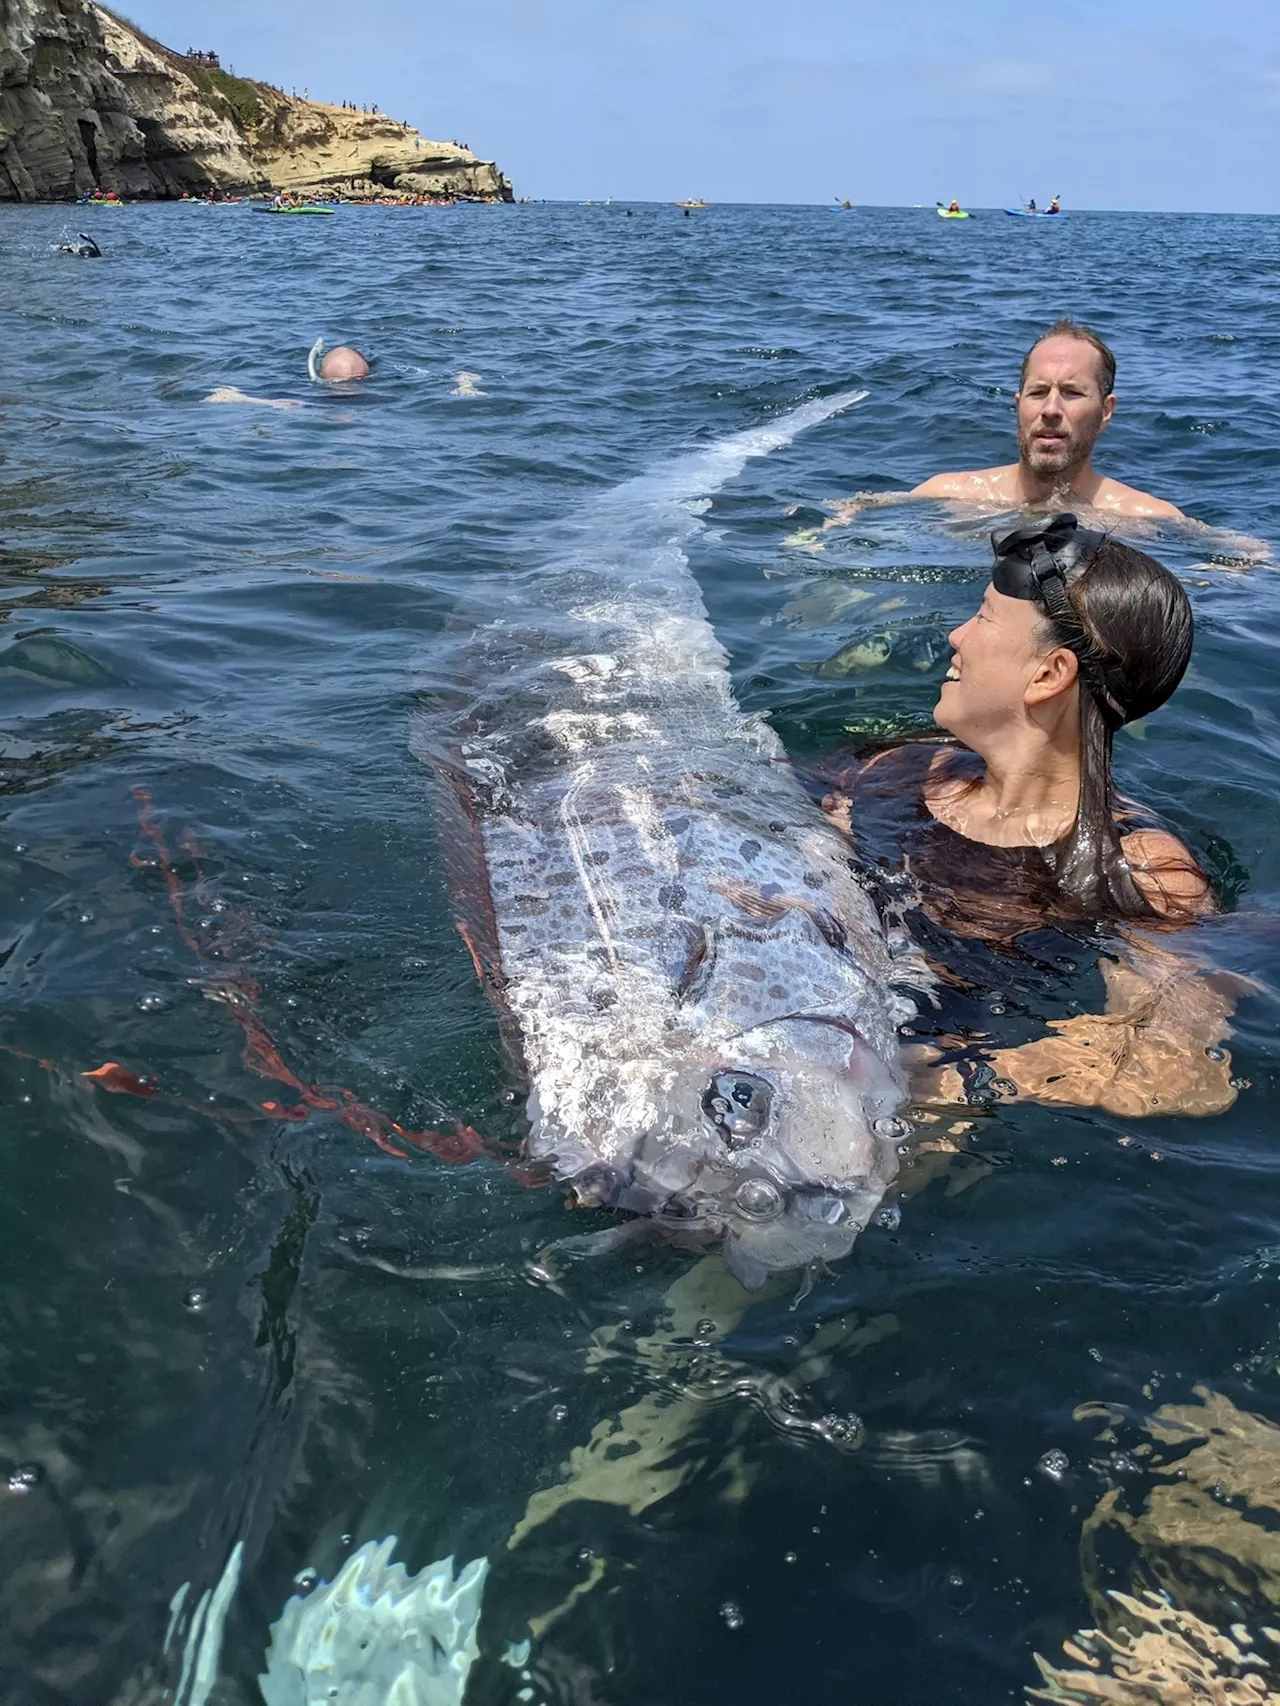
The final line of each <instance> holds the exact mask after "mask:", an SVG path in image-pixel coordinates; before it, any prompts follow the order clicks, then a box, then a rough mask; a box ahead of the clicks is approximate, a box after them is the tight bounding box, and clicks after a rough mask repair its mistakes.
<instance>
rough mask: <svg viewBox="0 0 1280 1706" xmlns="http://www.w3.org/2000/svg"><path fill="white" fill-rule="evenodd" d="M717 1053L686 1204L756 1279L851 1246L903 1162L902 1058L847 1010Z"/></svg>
mask: <svg viewBox="0 0 1280 1706" xmlns="http://www.w3.org/2000/svg"><path fill="white" fill-rule="evenodd" d="M710 1064H711V1070H710V1072H709V1073H707V1072H705V1071H704V1076H703V1081H702V1083H701V1084H699V1083H698V1082H697V1081H696V1079H694V1078H693V1075H692V1074H691V1075H690V1079H689V1082H688V1094H689V1095H690V1097H692V1096H693V1095H697V1096H698V1102H699V1112H700V1115H701V1130H700V1131H699V1133H698V1138H699V1141H698V1146H697V1147H698V1150H699V1165H698V1168H697V1171H696V1174H695V1176H694V1177H693V1179H692V1180H691V1181H690V1183H689V1185H688V1186H687V1187H686V1190H685V1192H684V1193H683V1195H682V1197H681V1198H679V1199H677V1202H678V1204H679V1205H680V1206H683V1205H684V1204H688V1203H691V1204H692V1205H693V1210H694V1214H695V1217H697V1218H702V1219H705V1220H706V1221H708V1222H709V1223H711V1224H714V1225H715V1226H717V1228H718V1229H719V1232H720V1234H721V1236H722V1237H723V1240H724V1257H725V1262H726V1265H727V1266H728V1267H729V1269H730V1271H731V1272H732V1273H734V1274H735V1275H736V1276H737V1277H738V1278H739V1279H740V1280H741V1281H742V1282H743V1283H744V1284H745V1285H748V1286H752V1285H758V1284H760V1283H761V1282H762V1281H763V1280H764V1279H765V1278H766V1277H767V1276H768V1275H769V1274H770V1273H774V1272H785V1271H787V1270H789V1269H795V1268H800V1267H804V1266H805V1265H807V1264H808V1263H810V1262H813V1261H818V1260H825V1261H836V1260H838V1259H840V1258H841V1257H843V1256H846V1255H847V1254H848V1253H849V1251H850V1250H851V1249H852V1247H853V1243H854V1240H855V1239H856V1238H857V1236H858V1233H859V1232H860V1231H861V1230H862V1229H863V1227H865V1226H866V1224H867V1222H868V1221H869V1220H870V1219H871V1217H872V1215H873V1214H874V1213H875V1211H876V1209H877V1208H878V1207H879V1206H880V1203H881V1201H882V1200H883V1197H884V1194H885V1192H886V1190H887V1189H888V1188H889V1186H890V1184H891V1183H892V1182H893V1179H894V1176H895V1175H896V1173H897V1169H898V1148H897V1146H898V1142H899V1140H900V1138H901V1135H902V1132H903V1130H904V1129H905V1128H904V1127H903V1126H902V1125H901V1123H900V1122H899V1120H898V1119H897V1117H896V1113H897V1109H898V1108H899V1106H900V1105H901V1103H902V1099H903V1089H902V1083H901V1080H900V1078H899V1076H898V1073H897V1071H896V1068H895V1066H894V1064H893V1063H892V1062H886V1060H885V1059H884V1058H883V1057H882V1056H881V1054H880V1053H879V1052H878V1051H877V1050H876V1049H875V1048H874V1047H872V1046H871V1044H870V1043H869V1042H868V1041H867V1040H865V1039H864V1038H863V1037H861V1036H859V1035H858V1034H857V1033H856V1031H854V1030H853V1029H852V1028H850V1027H849V1026H847V1025H846V1024H845V1023H844V1022H842V1021H835V1020H832V1019H830V1018H827V1017H818V1018H807V1017H802V1016H791V1015H789V1016H787V1017H785V1018H780V1019H775V1020H771V1021H768V1022H766V1023H765V1024H762V1025H760V1026H757V1027H756V1028H755V1029H754V1030H752V1031H749V1032H746V1033H744V1034H742V1035H740V1036H738V1037H737V1038H735V1039H734V1042H733V1046H732V1048H731V1049H729V1050H726V1051H724V1052H723V1053H722V1054H721V1056H720V1057H719V1058H717V1059H715V1060H713V1061H712V1062H711V1063H710ZM699 1092H700V1094H699ZM675 1206H677V1205H676V1204H672V1203H670V1201H669V1202H668V1204H667V1205H664V1212H663V1215H662V1218H666V1217H667V1216H668V1215H669V1214H670V1213H671V1209H672V1207H675ZM686 1212H687V1209H686Z"/></svg>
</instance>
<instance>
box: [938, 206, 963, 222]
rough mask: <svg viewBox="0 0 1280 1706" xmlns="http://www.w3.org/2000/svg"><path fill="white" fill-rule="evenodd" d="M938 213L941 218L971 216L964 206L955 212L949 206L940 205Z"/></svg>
mask: <svg viewBox="0 0 1280 1706" xmlns="http://www.w3.org/2000/svg"><path fill="white" fill-rule="evenodd" d="M937 213H938V218H939V219H967V218H968V217H969V215H968V214H967V213H966V212H965V211H964V209H963V208H961V209H960V211H959V212H958V213H953V212H952V210H951V209H950V208H949V207H940V208H938V210H937Z"/></svg>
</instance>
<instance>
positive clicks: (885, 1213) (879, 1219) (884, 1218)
mask: <svg viewBox="0 0 1280 1706" xmlns="http://www.w3.org/2000/svg"><path fill="white" fill-rule="evenodd" d="M876 1225H877V1226H883V1227H886V1228H887V1229H888V1230H889V1231H890V1232H895V1231H896V1230H897V1229H898V1227H899V1226H901V1225H902V1210H901V1209H900V1208H899V1207H898V1205H897V1203H896V1202H887V1203H886V1204H885V1205H884V1207H883V1208H882V1209H881V1210H880V1212H879V1214H877V1215H876Z"/></svg>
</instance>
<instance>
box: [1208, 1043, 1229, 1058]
mask: <svg viewBox="0 0 1280 1706" xmlns="http://www.w3.org/2000/svg"><path fill="white" fill-rule="evenodd" d="M1204 1052H1205V1053H1206V1054H1207V1055H1208V1057H1209V1059H1210V1060H1225V1059H1226V1058H1227V1051H1226V1049H1224V1048H1218V1047H1217V1046H1216V1045H1214V1046H1212V1047H1210V1048H1207V1049H1206V1050H1205V1051H1204Z"/></svg>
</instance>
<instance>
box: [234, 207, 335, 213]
mask: <svg viewBox="0 0 1280 1706" xmlns="http://www.w3.org/2000/svg"><path fill="white" fill-rule="evenodd" d="M253 211H254V212H255V213H323V214H327V215H332V213H333V212H334V209H333V208H331V207H311V206H307V207H255V208H254V210H253Z"/></svg>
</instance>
